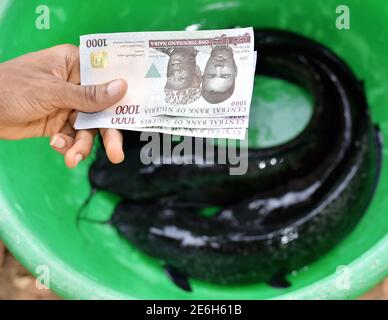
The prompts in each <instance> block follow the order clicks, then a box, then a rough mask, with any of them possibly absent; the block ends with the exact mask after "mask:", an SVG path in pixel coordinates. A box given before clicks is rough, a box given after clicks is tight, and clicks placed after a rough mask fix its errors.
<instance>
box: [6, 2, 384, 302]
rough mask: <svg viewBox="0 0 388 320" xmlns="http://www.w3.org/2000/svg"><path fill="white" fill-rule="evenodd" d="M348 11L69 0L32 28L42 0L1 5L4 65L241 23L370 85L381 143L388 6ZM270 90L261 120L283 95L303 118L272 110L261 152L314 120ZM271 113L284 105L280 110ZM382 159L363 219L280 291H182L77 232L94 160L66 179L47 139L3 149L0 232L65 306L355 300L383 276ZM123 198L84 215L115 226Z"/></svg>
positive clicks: (108, 241) (114, 247) (99, 228)
mask: <svg viewBox="0 0 388 320" xmlns="http://www.w3.org/2000/svg"><path fill="white" fill-rule="evenodd" d="M347 3H348V5H349V8H350V30H338V29H337V28H336V18H337V16H338V15H337V14H336V6H337V5H338V3H337V1H332V0H330V1H325V2H319V3H318V1H310V0H298V1H292V2H290V1H286V0H282V1H281V0H279V1H271V0H266V1H264V0H261V1H251V0H247V1H242V0H240V1H208V0H198V1H194V0H193V1H185V2H184V4H183V2H178V1H163V2H159V1H147V2H143V1H137V2H134V1H122V0H110V1H99V0H85V1H76V0H74V1H70V0H69V1H63V2H61V3H59V2H58V1H55V0H46V1H45V4H46V5H47V6H48V7H49V9H50V29H48V30H38V29H36V28H35V19H36V17H37V16H38V15H37V14H36V13H35V9H36V7H37V6H38V5H40V1H28V2H24V1H23V2H21V1H16V0H3V1H2V2H1V3H0V30H1V34H0V61H5V60H7V59H11V58H13V57H16V56H18V55H21V54H23V53H26V52H29V51H34V50H39V49H43V48H46V47H50V46H53V45H56V44H61V43H72V44H76V45H78V44H79V36H80V35H82V34H88V33H103V32H119V31H122V32H124V31H147V30H149V31H156V30H183V29H185V28H192V29H193V28H201V29H220V28H228V27H232V26H236V25H238V26H254V27H275V28H283V29H287V30H291V31H295V32H298V33H301V34H304V35H306V36H309V37H311V38H313V39H315V40H317V41H319V42H321V43H323V44H324V45H326V46H328V47H330V48H331V49H333V50H334V51H335V52H336V53H337V54H338V55H340V56H341V57H342V58H343V59H344V60H345V61H347V62H348V63H349V65H350V66H351V67H352V69H353V71H354V72H355V73H356V74H357V76H358V77H359V79H360V80H363V81H365V86H366V90H367V96H368V101H369V105H370V108H371V113H372V118H373V120H374V122H375V123H377V124H378V125H379V126H380V129H381V131H382V135H383V137H384V138H385V139H386V138H387V134H388V108H387V106H388V60H387V59H386V53H387V52H388V42H387V41H386V39H388V29H387V28H386V21H387V18H388V4H382V2H381V1H378V0H371V1H368V3H365V2H362V1H357V0H354V1H350V0H349V1H347ZM258 63H260V52H258ZM271 86H274V87H275V88H282V86H283V88H284V90H279V89H276V91H275V90H274V91H272V90H270V89H268V88H271ZM266 88H267V89H266V90H267V92H272V95H270V96H269V97H268V95H267V96H265V95H263V93H262V92H258V90H256V91H255V97H254V99H258V100H260V99H261V100H260V101H261V102H260V103H258V104H257V108H258V110H255V111H254V112H257V113H258V114H260V112H262V113H261V114H267V113H266V112H263V110H266V109H265V108H268V101H267V102H265V101H264V102H263V101H262V100H263V99H264V100H265V98H267V100H268V99H269V100H271V101H272V100H273V101H281V99H282V98H284V95H285V94H286V95H287V99H289V100H290V101H294V104H295V105H296V107H295V108H299V109H298V110H300V112H299V113H295V114H297V115H299V117H300V118H298V119H299V120H300V119H302V120H300V121H299V120H297V121H294V122H290V123H291V124H289V126H283V125H282V121H279V120H278V119H284V118H283V116H284V114H286V113H287V112H288V113H290V112H289V111H287V110H284V109H279V110H277V111H276V109H275V111H273V113H271V116H272V117H271V119H274V120H273V121H275V122H273V121H272V120H271V122H270V123H272V125H271V127H268V128H266V134H267V135H265V136H263V131H260V130H259V132H253V136H254V137H256V138H255V139H256V140H255V141H256V143H257V144H258V145H265V144H271V143H276V142H279V141H283V140H284V139H287V137H288V138H289V137H291V136H292V135H294V134H295V133H296V132H298V131H299V130H301V127H300V123H303V121H305V120H306V119H308V117H309V115H310V114H311V110H310V108H309V107H308V105H309V103H308V100H306V99H305V98H303V94H302V93H301V92H300V91H298V90H296V89H295V88H290V87H287V85H282V84H278V83H269V82H267V84H266ZM264 89H265V88H264ZM264 91H265V90H264ZM264 91H263V92H264ZM298 99H299V100H298ZM301 99H302V100H303V101H302V102H300V101H301ZM306 101H307V102H306ZM278 107H279V108H281V107H282V103H279V104H278ZM272 110H273V109H272ZM295 114H294V115H295ZM259 118H261V116H260V117H259ZM277 121H278V122H277ZM268 122H269V121H268ZM273 123H276V124H277V125H273ZM292 123H294V124H292ZM253 125H255V124H253ZM259 127H262V126H259ZM281 128H283V130H281ZM282 139H283V140H282ZM387 152H388V149H387V146H384V151H383V154H384V158H383V168H382V172H381V177H380V181H379V185H378V188H377V191H376V194H375V197H374V199H373V201H372V204H371V206H370V207H369V209H368V211H367V213H366V214H365V216H364V217H363V219H362V221H361V222H360V223H359V224H358V226H357V227H356V228H355V230H353V232H352V233H351V234H350V235H349V236H348V237H347V238H346V239H345V240H344V241H342V242H341V243H340V244H339V245H338V246H336V247H335V248H333V249H332V250H331V251H330V252H329V253H328V254H326V255H325V256H322V257H321V259H319V260H318V261H316V262H315V263H313V264H311V265H308V266H306V267H304V268H302V269H301V270H296V271H295V272H293V273H292V274H290V275H288V279H289V280H290V282H291V284H292V285H291V287H290V288H287V289H275V288H272V287H270V286H268V285H266V284H263V283H258V284H252V285H245V286H234V287H224V286H216V285H212V284H209V283H204V282H200V281H196V280H191V284H192V287H193V292H192V293H187V292H184V291H182V290H181V289H179V288H177V287H176V286H175V285H174V284H173V283H172V282H171V281H170V280H169V279H168V278H167V276H166V275H165V273H164V271H163V269H162V268H161V266H160V263H159V262H158V261H157V260H154V259H152V258H150V257H147V256H146V255H144V254H143V253H141V252H140V251H138V250H137V249H136V248H134V247H133V246H131V245H130V244H128V243H127V242H126V241H125V240H123V239H121V238H120V237H119V236H118V235H117V233H116V231H115V230H114V229H113V228H112V227H111V226H109V225H106V224H103V223H90V222H81V224H80V226H79V228H77V227H76V224H75V217H76V214H77V211H78V210H79V208H80V207H81V205H82V204H83V202H84V201H85V199H86V198H87V197H88V195H89V193H90V187H89V183H88V179H87V174H88V167H89V165H90V163H91V161H92V158H93V157H91V158H90V159H88V160H87V161H84V163H82V164H81V165H80V166H79V168H77V169H76V170H69V169H67V168H66V167H65V166H64V162H63V159H62V157H61V156H60V155H57V154H56V153H55V152H53V151H52V150H51V149H50V147H49V142H48V140H47V139H44V138H41V139H30V140H25V141H0V159H1V160H0V181H1V189H0V208H1V216H0V219H1V220H0V222H1V224H0V235H1V237H2V238H3V239H4V241H5V242H6V244H7V245H8V246H9V248H10V249H11V250H12V251H13V253H14V254H15V255H16V256H17V257H18V258H19V259H20V260H21V262H22V263H24V265H26V267H27V268H28V269H29V270H30V271H31V272H33V273H35V274H37V275H39V268H37V267H38V266H40V265H46V266H48V267H49V270H50V280H51V282H50V284H51V287H52V288H53V289H54V290H55V291H57V292H58V293H59V294H61V295H62V296H64V297H68V298H99V297H104V298H112V297H116V298H121V297H123V298H124V297H125V298H148V299H153V298H155V299H159V298H162V299H179V298H182V299H212V298H216V299H223V298H226V299H228V298H229V299H233V298H236V297H238V298H242V299H259V298H279V297H282V298H291V297H292V298H320V297H322V298H336V297H342V298H343V297H354V296H356V295H358V294H360V293H362V292H363V291H364V290H365V289H367V288H369V287H370V286H372V285H373V284H374V283H376V282H377V281H378V280H379V279H381V277H382V276H383V275H384V274H387V266H388V260H387V256H388V255H387V254H386V253H387V248H388V239H387V233H388V219H387V212H388V198H387V197H386V196H385V192H386V191H387V190H388V171H387V166H386V161H387V160H386V157H385V154H386V153H387ZM118 200H119V199H118V198H117V197H115V196H114V195H111V194H108V193H104V192H98V193H97V194H95V195H94V196H93V197H92V200H91V202H90V204H89V205H88V206H87V207H86V209H85V210H84V211H83V215H84V216H88V217H90V218H93V219H95V220H98V221H101V222H103V221H105V220H106V219H107V218H109V217H110V215H111V213H112V211H113V208H114V206H115V204H116V203H117V201H118ZM384 251H385V255H384ZM341 265H345V266H347V267H348V269H347V270H348V271H349V277H350V280H351V284H352V285H351V287H350V288H348V289H346V290H342V289H341V287H340V286H338V285H337V286H336V280H337V278H336V276H338V275H339V269H337V267H338V266H341ZM340 272H342V271H340ZM317 287H318V288H319V290H317Z"/></svg>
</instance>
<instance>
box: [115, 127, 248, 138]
mask: <svg viewBox="0 0 388 320" xmlns="http://www.w3.org/2000/svg"><path fill="white" fill-rule="evenodd" d="M117 129H122V130H125V129H126V128H125V127H118V128H117ZM131 130H133V131H143V132H160V133H165V134H172V135H177V136H189V137H198V138H219V139H237V140H244V139H245V134H246V131H247V128H166V127H143V128H132V129H131Z"/></svg>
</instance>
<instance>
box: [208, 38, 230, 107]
mask: <svg viewBox="0 0 388 320" xmlns="http://www.w3.org/2000/svg"><path fill="white" fill-rule="evenodd" d="M236 77H237V65H236V62H235V61H234V56H233V49H232V47H230V46H228V45H217V46H215V47H214V48H213V49H212V51H211V53H210V58H209V60H208V62H207V64H206V67H205V70H204V72H203V81H202V97H203V98H204V99H205V100H206V101H207V102H209V103H211V104H217V103H220V102H223V101H225V100H227V99H229V98H230V97H231V96H232V94H233V92H234V86H235V79H236Z"/></svg>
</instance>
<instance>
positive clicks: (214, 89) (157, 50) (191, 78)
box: [75, 28, 256, 131]
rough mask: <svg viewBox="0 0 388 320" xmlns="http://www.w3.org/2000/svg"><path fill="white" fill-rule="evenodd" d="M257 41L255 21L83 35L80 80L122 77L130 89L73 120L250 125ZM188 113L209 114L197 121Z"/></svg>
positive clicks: (118, 124) (121, 124)
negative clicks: (230, 26)
mask: <svg viewBox="0 0 388 320" xmlns="http://www.w3.org/2000/svg"><path fill="white" fill-rule="evenodd" d="M253 48H254V43H253V31H252V28H240V29H228V30H211V31H190V32H189V31H178V32H139V33H113V34H95V35H86V36H81V38H80V63H81V84H82V85H91V84H98V83H103V82H108V81H111V80H113V79H117V78H123V79H125V80H126V81H127V83H128V92H127V93H126V95H125V97H124V98H123V99H122V100H121V101H119V102H118V103H117V104H115V105H113V106H112V107H110V108H108V109H106V110H104V111H102V112H98V113H79V114H78V117H77V120H76V123H75V127H76V129H86V128H96V127H104V128H125V129H131V128H135V127H138V128H140V127H153V128H154V129H155V128H159V127H160V126H162V127H164V128H172V127H180V128H181V129H185V128H188V129H190V128H202V129H206V128H205V126H207V128H208V129H211V128H212V127H213V126H216V122H212V121H211V120H210V118H212V117H214V118H216V119H215V120H216V121H217V120H219V121H222V120H224V125H225V126H226V127H223V125H220V126H221V128H230V127H231V126H232V125H233V126H234V127H236V128H246V127H247V126H248V116H249V107H250V103H251V96H252V90H253V78H254V69H255V68H254V64H255V62H256V61H255V60H256V56H255V52H254V49H253ZM156 116H158V117H157V119H153V120H152V118H153V117H156ZM160 116H163V117H160ZM166 116H170V118H167V117H166ZM171 116H173V117H171ZM190 117H196V118H205V119H201V121H198V125H199V126H196V125H195V122H190V121H188V120H187V118H190ZM222 118H224V119H222ZM231 119H234V120H231ZM233 121H235V124H233ZM241 122H243V123H241ZM227 123H228V124H227ZM231 123H232V124H231ZM219 128H220V127H219ZM165 130H167V129H165ZM181 131H184V130H181Z"/></svg>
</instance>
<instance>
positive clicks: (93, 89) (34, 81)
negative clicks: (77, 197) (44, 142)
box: [0, 45, 127, 168]
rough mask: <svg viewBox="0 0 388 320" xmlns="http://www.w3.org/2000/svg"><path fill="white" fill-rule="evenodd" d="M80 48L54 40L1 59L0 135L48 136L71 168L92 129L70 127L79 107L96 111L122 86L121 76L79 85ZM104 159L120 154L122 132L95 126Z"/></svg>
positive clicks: (86, 151) (83, 155)
mask: <svg viewBox="0 0 388 320" xmlns="http://www.w3.org/2000/svg"><path fill="white" fill-rule="evenodd" d="M79 83H80V66H79V49H78V47H76V46H73V45H59V46H55V47H52V48H49V49H46V50H42V51H37V52H32V53H28V54H26V55H23V56H20V57H18V58H15V59H13V60H10V61H7V62H4V63H0V138H2V139H12V140H15V139H24V138H31V137H45V136H49V137H51V139H50V145H51V146H52V148H53V149H55V150H56V151H58V152H60V153H61V154H63V155H64V156H65V162H66V165H67V166H68V167H70V168H73V167H75V166H77V164H78V163H79V162H80V161H81V160H83V159H85V158H86V157H87V156H88V155H89V154H90V151H91V149H92V146H93V141H94V137H95V135H96V134H97V132H98V130H97V129H88V130H77V131H75V129H74V128H73V125H74V121H75V118H76V115H77V112H78V111H83V112H96V111H101V110H104V109H106V108H108V107H110V106H112V105H113V104H114V103H116V102H117V101H119V100H120V99H121V98H122V97H123V96H124V94H125V92H126V91H127V84H126V82H125V81H124V80H122V79H118V80H113V81H111V82H108V83H104V84H99V85H95V86H94V85H92V86H80V85H79ZM99 131H100V134H101V136H102V139H103V142H104V146H105V149H106V153H107V156H108V158H109V160H110V161H111V162H113V163H119V162H121V161H123V160H124V153H123V150H122V135H121V133H120V131H118V130H116V129H99Z"/></svg>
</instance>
